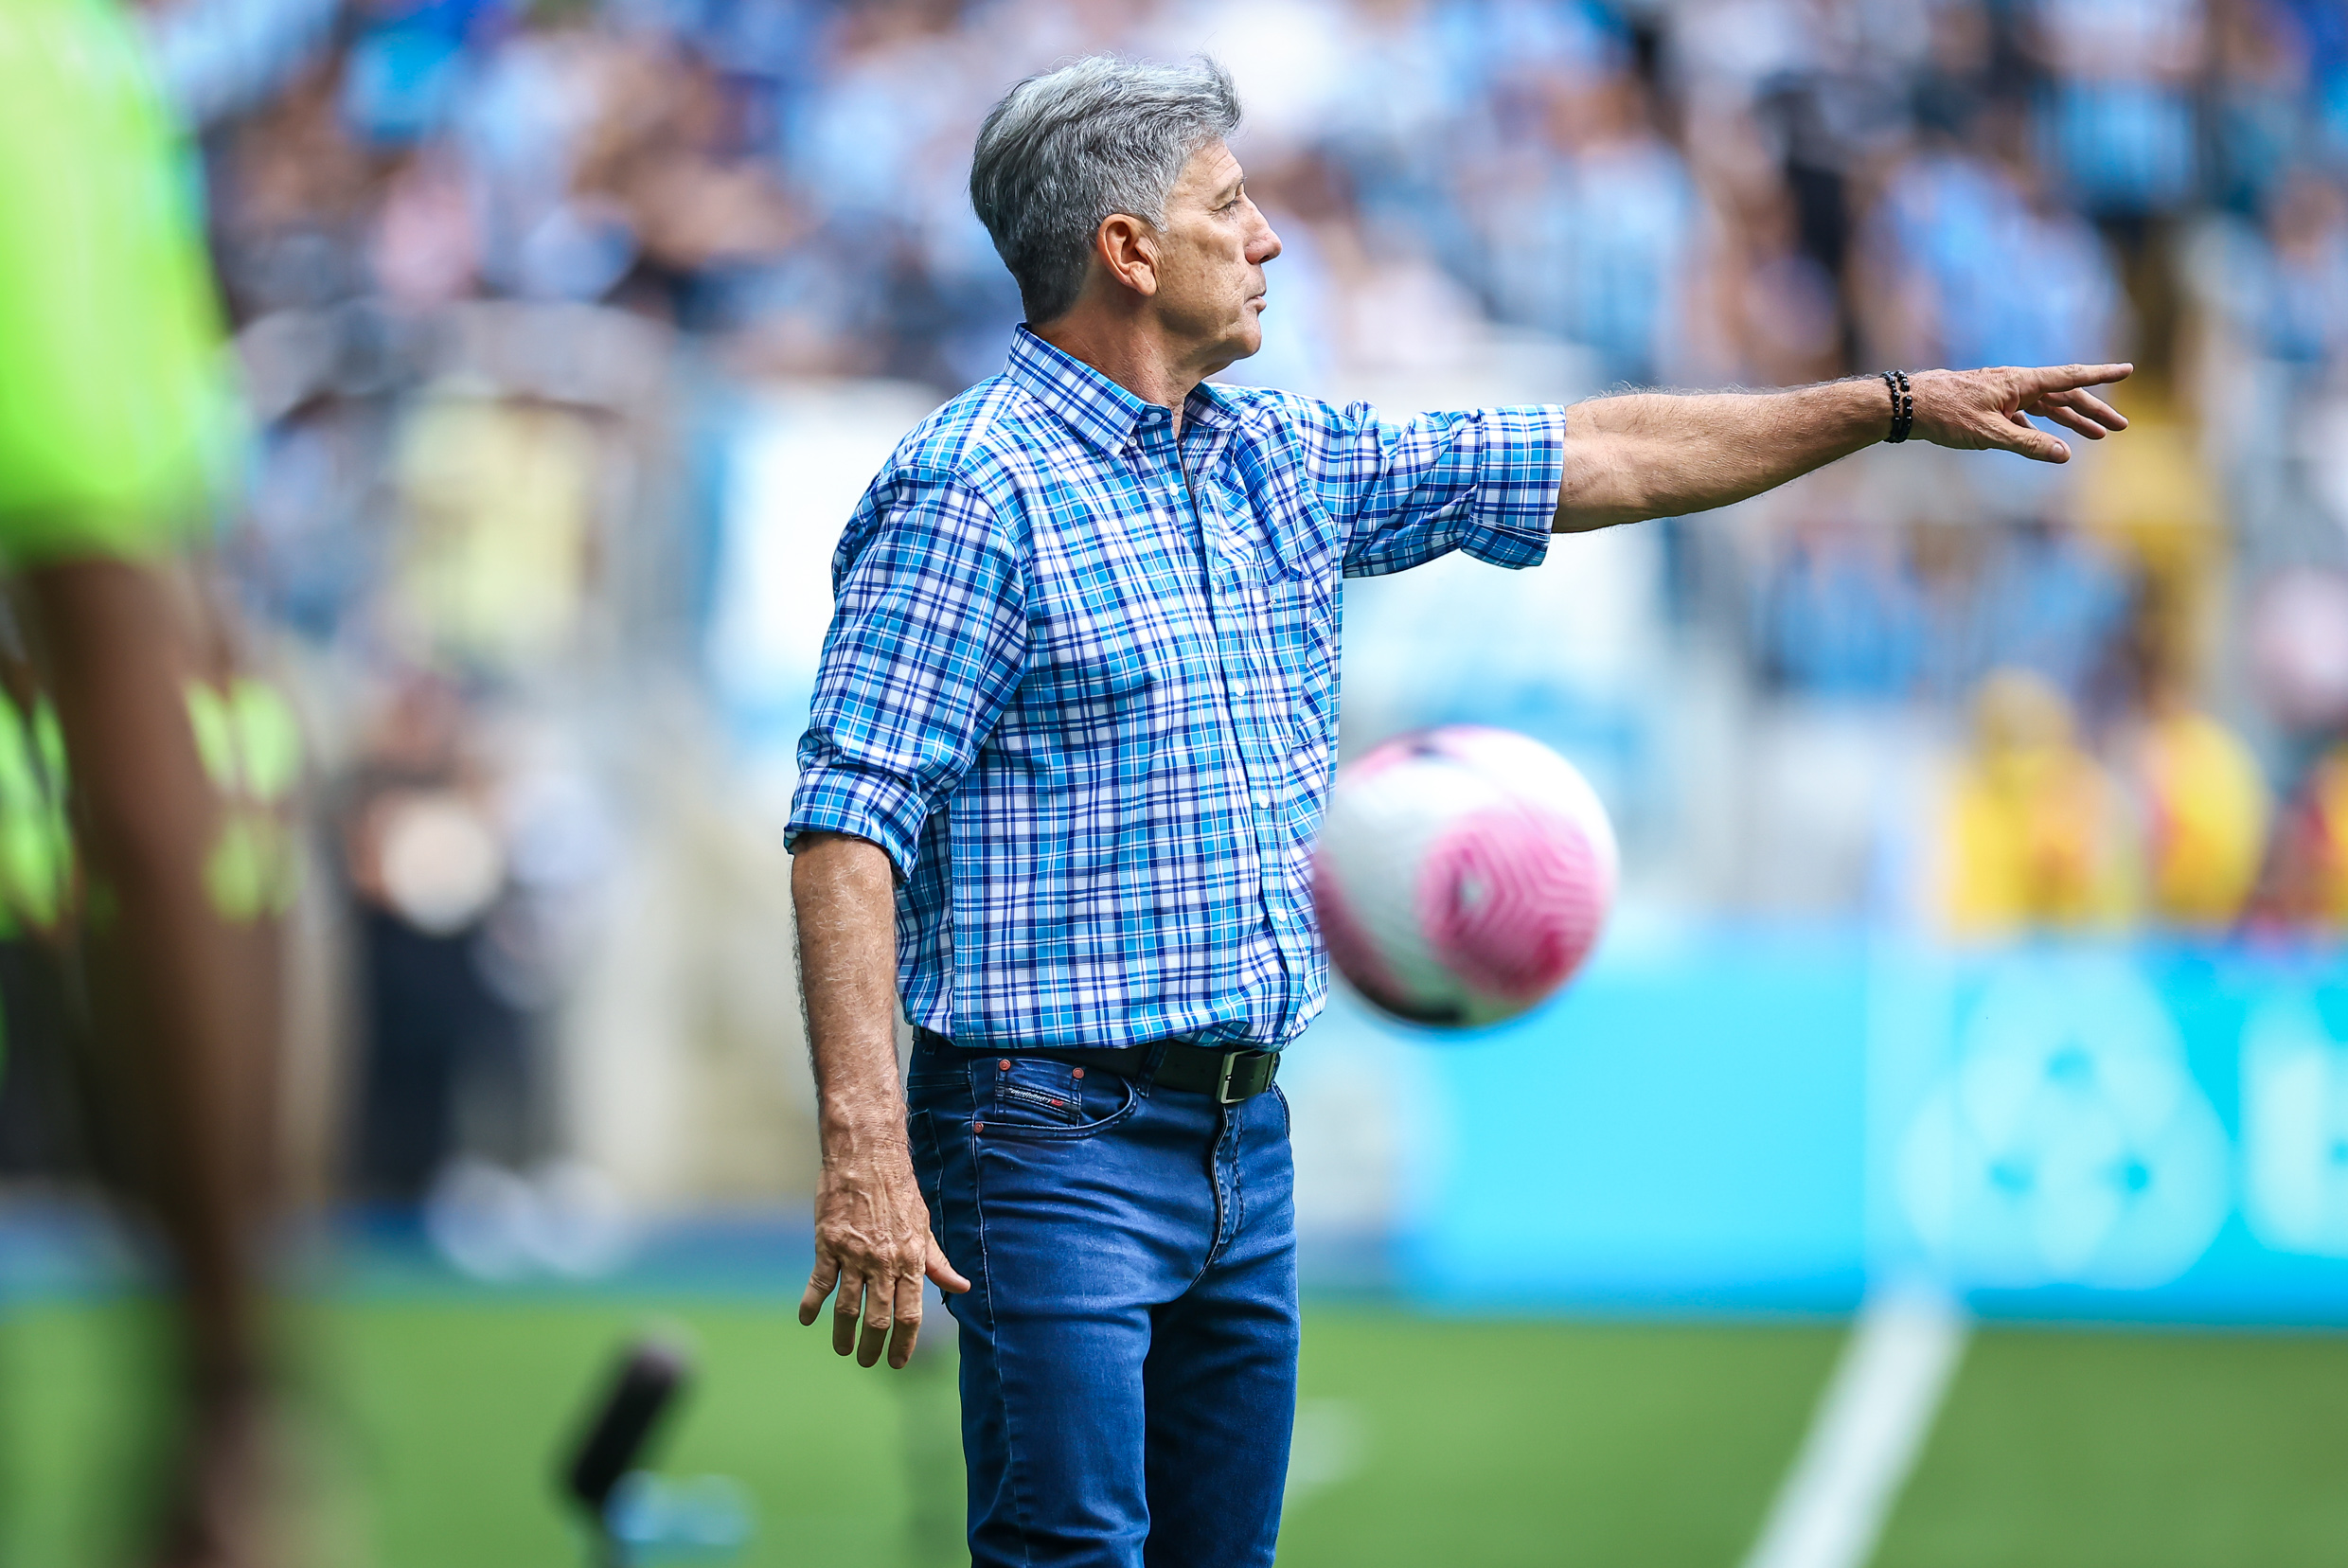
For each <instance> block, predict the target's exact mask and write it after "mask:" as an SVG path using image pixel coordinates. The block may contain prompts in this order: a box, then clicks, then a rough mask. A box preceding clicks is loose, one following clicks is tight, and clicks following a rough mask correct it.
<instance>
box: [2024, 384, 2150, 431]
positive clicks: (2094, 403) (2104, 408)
mask: <svg viewBox="0 0 2348 1568" xmlns="http://www.w3.org/2000/svg"><path fill="white" fill-rule="evenodd" d="M2037 403H2038V405H2039V406H2043V407H2046V408H2069V409H2073V410H2075V411H2077V412H2078V413H2080V414H2084V415H2085V416H2087V417H2088V418H2089V419H2092V420H2094V421H2095V422H2096V423H2097V424H2099V425H2101V426H2103V428H2104V429H2106V430H2126V428H2127V427H2128V422H2127V416H2126V415H2125V414H2123V413H2121V412H2120V411H2119V410H2118V409H2116V408H2114V407H2112V406H2111V404H2109V403H2108V402H2106V401H2104V400H2103V399H2101V398H2099V397H2097V396H2096V395H2095V394H2094V393H2092V392H2083V391H2077V390H2073V391H2070V392H2049V393H2047V394H2046V395H2045V396H2044V397H2041V398H2039V399H2038V400H2037Z"/></svg>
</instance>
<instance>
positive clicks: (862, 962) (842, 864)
mask: <svg viewBox="0 0 2348 1568" xmlns="http://www.w3.org/2000/svg"><path fill="white" fill-rule="evenodd" d="M791 891H792V905H793V907H794V909H795V910H796V912H797V915H798V927H799V931H798V935H799V975H800V986H801V988H802V989H803V990H804V992H805V995H806V998H807V1019H808V1049H809V1057H810V1058H811V1059H812V1060H813V1063H814V1069H815V1088H816V1094H817V1096H818V1104H819V1106H820V1128H821V1131H822V1136H823V1146H824V1157H825V1159H826V1160H827V1162H828V1161H831V1160H834V1159H838V1158H843V1157H846V1156H848V1155H851V1154H853V1153H855V1152H857V1151H859V1150H861V1149H865V1148H868V1147H870V1146H872V1145H874V1144H876V1143H882V1142H891V1141H894V1142H897V1143H900V1144H901V1143H902V1142H903V1139H904V1127H905V1107H904V1096H903V1093H902V1091H901V1090H900V1088H899V1087H898V1080H897V930H896V918H897V911H896V887H895V882H894V881H893V879H892V876H891V873H890V868H889V860H888V856H887V855H885V854H884V853H882V852H881V850H880V847H879V846H876V845H873V844H869V843H866V842H865V841H864V840H863V839H858V838H847V837H844V836H842V835H840V834H836V833H820V834H810V835H809V837H808V838H807V839H806V840H805V841H804V842H802V843H801V844H800V846H799V848H798V852H797V853H796V854H795V855H793V856H792V863H791Z"/></svg>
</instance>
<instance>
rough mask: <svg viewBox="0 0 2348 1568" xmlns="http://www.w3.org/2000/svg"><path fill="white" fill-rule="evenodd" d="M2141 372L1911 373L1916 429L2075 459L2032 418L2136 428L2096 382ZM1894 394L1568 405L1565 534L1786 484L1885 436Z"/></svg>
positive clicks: (2098, 432) (1801, 393)
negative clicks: (2105, 397) (2096, 389)
mask: <svg viewBox="0 0 2348 1568" xmlns="http://www.w3.org/2000/svg"><path fill="white" fill-rule="evenodd" d="M2132 368H2133V366H2131V365H2055V366H2052V367H2048V368H2041V369H2017V368H2014V367H2011V366H2008V367H2004V368H2001V369H1996V370H1925V371H1920V372H1918V373H1917V374H1915V375H1914V376H1912V377H1911V378H1910V382H1911V384H1912V387H1913V389H1914V393H1915V428H1914V431H1913V436H1914V438H1915V439H1917V440H1922V441H1930V442H1932V443H1933V444H1934V445H1936V446H1945V447H1963V448H1968V449H1971V450H1974V451H1981V450H1985V449H1988V448H1992V447H1995V448H2000V449H2001V450H2004V451H2007V452H2019V453H2020V454H2022V455H2023V456H2025V457H2035V458H2037V460H2038V461H2040V462H2043V463H2061V462H2067V461H2069V460H2070V457H2071V448H2070V447H2068V446H2066V445H2064V444H2063V442H2062V441H2061V440H2060V439H2059V438H2057V437H2054V436H2050V435H2048V434H2047V433H2046V432H2045V431H2043V430H2040V429H2038V428H2037V426H2035V425H2033V424H2032V423H2031V422H2030V420H2029V419H2028V418H2026V416H2028V415H2032V414H2036V415H2039V416H2041V417H2043V418H2046V419H2053V420H2054V421H2055V423H2057V424H2059V425H2062V426H2064V427H2065V428H2066V429H2069V430H2072V431H2074V432H2076V433H2077V434H2079V435H2081V436H2084V437H2087V438H2088V439H2090V440H2091V441H2100V440H2102V439H2103V437H2104V433H2105V432H2106V431H2107V430H2126V428H2127V420H2126V419H2122V418H2121V417H2120V415H2119V414H2118V413H2117V412H2116V411H2114V410H2113V409H2112V407H2111V405H2110V404H2108V403H2107V402H2105V401H2103V400H2102V399H2100V398H2098V397H2096V396H2095V395H2094V394H2093V393H2091V392H2090V391H2089V390H2088V388H2089V387H2091V386H2105V385H2108V384H2109V383H2113V382H2116V381H2120V380H2122V379H2124V378H2125V377H2126V375H2127V374H2128V372H2129V371H2130V370H2131V369H2132ZM1891 402H1892V400H1891V393H1890V392H1889V390H1888V389H1887V388H1886V387H1885V386H1884V384H1883V378H1882V377H1880V376H1865V377H1855V378H1853V379H1851V380H1849V381H1839V382H1826V383H1822V384H1820V385H1817V386H1803V387H1796V388H1794V389H1792V390H1790V391H1786V392H1694V393H1682V392H1634V393H1629V394H1627V395H1625V396H1622V397H1618V398H1598V399H1594V400H1592V401H1589V402H1585V403H1576V404H1574V407H1572V408H1571V409H1569V410H1567V412H1566V427H1565V430H1566V441H1565V472H1564V476H1563V478H1562V480H1561V482H1560V484H1559V486H1558V490H1557V517H1556V531H1557V532H1559V533H1586V532H1588V531H1589V530H1591V529H1592V528H1604V527H1610V526H1612V525H1614V524H1617V523H1638V522H1643V521H1645V519H1647V518H1651V517H1677V516H1680V515H1681V514H1682V513H1686V512H1699V511H1709V510H1711V509H1712V508H1715V507H1725V506H1728V505H1729V504H1731V503H1732V502H1736V501H1742V500H1744V499H1745V498H1746V497H1748V496H1752V495H1758V494H1760V493H1761V492H1762V491H1763V490H1773V489H1775V488H1776V487H1777V486H1779V485H1782V484H1784V483H1785V482H1786V481H1787V480H1788V479H1792V478H1796V477H1798V476H1799V475H1802V474H1805V473H1807V472H1810V471H1811V470H1812V469H1815V468H1823V467H1824V466H1825V465H1826V464H1828V463H1831V462H1833V461H1834V460H1835V459H1836V458H1838V457H1847V456H1849V455H1850V454H1852V453H1854V452H1857V451H1858V450H1859V448H1861V447H1863V446H1870V445H1873V444H1874V443H1875V442H1877V441H1879V440H1881V439H1882V438H1883V436H1884V433H1885V432H1886V431H1887V430H1888V429H1889V428H1890V426H1891V418H1892V407H1891Z"/></svg>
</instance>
